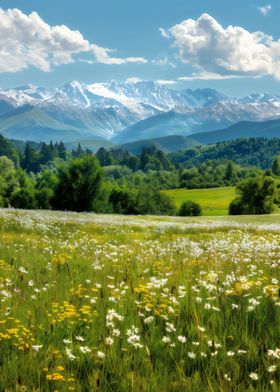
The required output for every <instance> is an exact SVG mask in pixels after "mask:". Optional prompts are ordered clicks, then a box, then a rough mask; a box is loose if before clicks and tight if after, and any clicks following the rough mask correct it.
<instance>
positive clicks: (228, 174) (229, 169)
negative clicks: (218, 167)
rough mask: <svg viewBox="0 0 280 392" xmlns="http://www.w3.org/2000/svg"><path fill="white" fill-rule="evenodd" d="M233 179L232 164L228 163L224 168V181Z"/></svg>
mask: <svg viewBox="0 0 280 392" xmlns="http://www.w3.org/2000/svg"><path fill="white" fill-rule="evenodd" d="M233 177H234V167H233V164H232V162H231V161H230V162H229V163H228V164H227V167H226V173H225V178H226V180H228V181H231V180H232V179H233Z"/></svg>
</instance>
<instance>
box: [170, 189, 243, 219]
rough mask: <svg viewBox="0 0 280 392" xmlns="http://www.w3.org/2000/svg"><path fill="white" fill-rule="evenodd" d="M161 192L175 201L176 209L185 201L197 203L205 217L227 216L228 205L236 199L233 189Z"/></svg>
mask: <svg viewBox="0 0 280 392" xmlns="http://www.w3.org/2000/svg"><path fill="white" fill-rule="evenodd" d="M163 192H164V193H165V194H167V195H168V196H170V197H171V198H172V199H173V200H174V201H175V204H176V206H177V207H180V205H181V204H182V203H183V202H184V201H186V200H192V201H195V202H197V203H199V204H200V205H201V207H202V214H203V215H205V216H223V215H228V207H229V204H230V202H231V201H232V200H233V199H234V198H235V197H236V193H235V188H234V187H223V188H211V189H170V190H166V191H163Z"/></svg>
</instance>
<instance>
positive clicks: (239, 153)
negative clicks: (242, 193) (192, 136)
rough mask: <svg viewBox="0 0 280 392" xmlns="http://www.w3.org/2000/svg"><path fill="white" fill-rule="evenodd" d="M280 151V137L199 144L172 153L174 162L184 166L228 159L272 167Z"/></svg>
mask: <svg viewBox="0 0 280 392" xmlns="http://www.w3.org/2000/svg"><path fill="white" fill-rule="evenodd" d="M279 153H280V138H275V139H263V138H258V139H254V138H251V139H238V140H233V141H227V142H220V143H216V144H211V145H207V146H197V147H193V148H188V149H184V150H182V151H179V152H174V153H171V154H170V158H171V160H172V161H173V163H175V164H178V165H180V166H184V167H186V166H187V167H191V166H197V165H199V164H201V163H204V162H207V161H211V160H220V159H226V160H231V161H233V162H235V163H238V164H240V165H244V166H257V167H259V168H261V169H267V168H269V167H271V164H272V162H273V160H274V158H275V156H277V155H279Z"/></svg>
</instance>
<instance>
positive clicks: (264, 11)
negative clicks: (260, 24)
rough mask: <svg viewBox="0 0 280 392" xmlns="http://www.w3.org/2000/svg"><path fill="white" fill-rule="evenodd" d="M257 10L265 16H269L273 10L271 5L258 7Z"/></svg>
mask: <svg viewBox="0 0 280 392" xmlns="http://www.w3.org/2000/svg"><path fill="white" fill-rule="evenodd" d="M257 10H258V11H259V12H260V13H261V14H262V15H264V16H266V15H268V14H269V13H270V11H271V10H272V7H271V5H270V4H268V5H264V6H262V7H257Z"/></svg>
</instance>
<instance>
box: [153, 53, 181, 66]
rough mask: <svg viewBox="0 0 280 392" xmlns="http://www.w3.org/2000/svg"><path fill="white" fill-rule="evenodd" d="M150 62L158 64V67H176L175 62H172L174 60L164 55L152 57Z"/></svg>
mask: <svg viewBox="0 0 280 392" xmlns="http://www.w3.org/2000/svg"><path fill="white" fill-rule="evenodd" d="M151 63H152V64H154V65H159V66H160V67H171V68H176V64H174V62H172V61H170V60H169V59H168V57H166V56H164V57H159V58H157V59H154V60H152V61H151Z"/></svg>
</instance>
